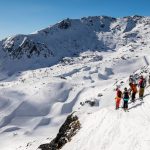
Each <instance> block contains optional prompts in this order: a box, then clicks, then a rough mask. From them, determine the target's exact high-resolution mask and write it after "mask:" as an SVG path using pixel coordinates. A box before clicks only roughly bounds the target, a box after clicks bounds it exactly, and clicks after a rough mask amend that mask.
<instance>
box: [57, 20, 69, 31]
mask: <svg viewBox="0 0 150 150" xmlns="http://www.w3.org/2000/svg"><path fill="white" fill-rule="evenodd" d="M70 26H71V21H70V20H69V19H66V20H63V21H61V22H60V23H59V26H58V27H59V28H60V29H68V28H69V27H70Z"/></svg>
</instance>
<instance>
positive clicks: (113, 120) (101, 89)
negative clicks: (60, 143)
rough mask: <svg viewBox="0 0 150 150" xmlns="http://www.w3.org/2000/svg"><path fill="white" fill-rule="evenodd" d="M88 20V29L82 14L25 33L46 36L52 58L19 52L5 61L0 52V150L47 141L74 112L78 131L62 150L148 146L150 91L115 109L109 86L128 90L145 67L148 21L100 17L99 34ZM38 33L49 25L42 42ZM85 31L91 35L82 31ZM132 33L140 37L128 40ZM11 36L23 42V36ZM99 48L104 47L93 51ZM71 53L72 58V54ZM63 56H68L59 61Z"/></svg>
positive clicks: (30, 149)
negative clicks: (64, 25)
mask: <svg viewBox="0 0 150 150" xmlns="http://www.w3.org/2000/svg"><path fill="white" fill-rule="evenodd" d="M90 19H91V18H88V20H90ZM92 19H93V21H94V22H95V24H94V26H87V27H86V28H85V24H86V23H87V24H88V21H87V20H84V19H82V20H75V21H72V27H71V28H70V29H67V31H64V30H63V31H62V30H60V29H57V25H55V26H52V27H51V28H52V29H49V28H48V29H44V30H41V31H39V32H38V33H35V34H33V35H29V37H30V38H33V39H34V40H37V41H40V40H41V41H43V42H45V41H46V42H47V45H48V47H49V48H51V49H55V50H56V51H54V53H55V56H51V57H49V58H44V57H43V56H42V55H40V56H39V57H37V56H33V57H32V58H30V59H29V58H26V57H25V54H23V57H22V58H21V59H15V60H12V59H10V57H9V56H8V55H6V54H5V52H4V51H3V50H1V59H0V79H1V81H0V145H1V149H2V150H35V149H37V148H38V146H39V145H40V144H43V143H47V142H50V141H51V139H52V138H54V137H55V136H56V134H57V132H58V129H59V127H60V126H61V124H62V123H63V122H64V120H65V119H66V116H67V115H68V114H70V113H71V112H73V111H76V114H77V115H78V116H79V119H80V122H81V124H82V128H81V130H80V131H79V132H78V134H77V135H76V136H75V137H73V139H72V141H71V142H69V143H68V144H66V145H65V146H64V148H63V150H70V149H71V150H91V149H94V150H99V149H101V150H109V149H110V150H114V149H115V150H120V149H123V150H126V149H131V150H137V149H139V150H143V149H144V150H148V149H150V147H149V145H150V135H149V133H150V126H149V121H150V115H149V114H150V113H149V106H150V103H149V92H150V89H149V88H147V89H146V91H145V94H146V96H145V98H144V103H143V102H140V101H139V100H137V101H136V103H135V104H129V109H130V110H129V112H127V113H125V112H124V111H123V110H121V109H120V110H119V111H115V110H114V105H115V104H114V97H115V91H114V89H115V87H116V85H120V86H121V89H123V88H124V87H125V86H127V87H128V77H129V75H130V74H132V73H133V72H136V71H137V70H138V69H141V68H142V67H143V66H149V62H150V57H149V56H150V51H149V49H150V43H149V37H150V29H149V24H146V21H143V20H149V19H148V18H144V19H143V18H142V19H141V22H138V23H135V25H134V24H133V22H131V24H130V23H129V22H127V21H126V18H124V19H118V20H116V21H113V22H112V20H109V19H110V18H107V19H106V18H105V19H104V20H105V21H104V20H102V21H103V23H105V25H106V26H107V27H106V28H104V29H101V30H103V31H101V30H100V29H99V25H100V24H99V22H98V21H99V20H97V17H95V19H94V18H92ZM101 19H102V18H101ZM118 25H120V26H118ZM93 28H94V29H93ZM145 28H146V29H145ZM56 29H57V30H56ZM96 29H97V30H96ZM45 30H46V31H47V30H50V34H49V35H48V36H47V38H45V39H46V40H45V41H44V38H43V36H45V35H44V33H45V32H44V33H43V31H45ZM87 31H89V33H91V32H92V33H93V34H90V36H88V33H87ZM51 34H52V35H53V36H54V37H53V36H51ZM136 34H138V36H139V37H141V38H137V36H136V37H135V35H136ZM81 35H82V36H81ZM124 36H125V37H124ZM52 37H53V38H52ZM95 37H97V38H96V40H95V39H94V38H95ZM123 37H124V38H123ZM18 38H19V39H20V41H19V40H18V42H20V44H22V42H23V40H24V37H22V36H21V37H18ZM68 38H70V41H71V40H73V39H74V40H78V41H79V42H78V43H76V44H77V45H78V46H77V45H76V46H77V47H76V46H75V45H74V46H75V47H74V48H73V49H72V51H71V52H69V53H68V51H69V50H71V47H73V44H72V43H71V44H70V43H69V41H68ZM56 39H57V41H55V40H56ZM11 40H12V39H11V38H9V39H7V40H6V41H3V42H0V47H1V49H2V44H5V46H8V44H10V43H11ZM58 41H59V43H57V42H58ZM60 41H61V42H60ZM135 41H136V42H135ZM142 42H144V44H142ZM60 43H61V44H62V45H63V47H62V46H60V45H59V44H60ZM68 43H69V44H68ZM104 44H105V45H104ZM95 45H97V50H96V49H94V47H95ZM101 45H103V47H104V49H100V46H101ZM84 46H85V47H84ZM88 47H89V49H88ZM69 48H70V49H69ZM101 48H102V47H101ZM77 49H78V51H79V52H78V53H77ZM81 49H82V50H81ZM93 49H94V50H93ZM59 52H60V53H59ZM74 52H76V53H77V54H78V55H75V56H74V55H73V53H74ZM62 56H63V57H64V56H68V57H66V58H65V59H64V61H61V62H60V60H61V59H60V58H61V57H62ZM71 56H73V57H71ZM99 95H102V96H99ZM87 100H92V101H93V100H94V101H96V106H94V107H90V106H89V105H84V106H81V105H80V103H81V102H85V101H87Z"/></svg>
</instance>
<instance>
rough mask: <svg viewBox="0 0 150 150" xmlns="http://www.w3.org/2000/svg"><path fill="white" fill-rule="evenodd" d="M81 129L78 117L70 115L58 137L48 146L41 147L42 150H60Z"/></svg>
mask: <svg viewBox="0 0 150 150" xmlns="http://www.w3.org/2000/svg"><path fill="white" fill-rule="evenodd" d="M80 128H81V124H80V122H79V120H78V117H77V116H74V115H73V114H71V115H69V116H68V117H67V119H66V121H65V122H64V124H63V125H62V126H61V128H60V129H59V133H58V134H57V136H56V137H55V138H54V139H53V140H52V141H51V142H50V143H48V144H43V145H40V146H39V148H40V149H41V150H59V149H61V148H62V147H63V146H64V145H65V144H66V143H67V142H69V141H71V138H72V137H73V136H74V135H75V134H76V133H77V131H78V130H79V129H80Z"/></svg>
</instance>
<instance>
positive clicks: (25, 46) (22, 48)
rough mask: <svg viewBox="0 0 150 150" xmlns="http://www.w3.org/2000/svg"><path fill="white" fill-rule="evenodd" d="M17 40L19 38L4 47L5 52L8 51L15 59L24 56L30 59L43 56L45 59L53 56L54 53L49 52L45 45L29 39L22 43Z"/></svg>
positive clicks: (24, 39) (25, 38)
mask: <svg viewBox="0 0 150 150" xmlns="http://www.w3.org/2000/svg"><path fill="white" fill-rule="evenodd" d="M16 38H17V37H15V38H14V39H12V41H11V43H10V44H9V45H3V50H4V51H6V52H7V53H8V54H9V55H10V56H11V57H12V58H14V59H16V58H18V59H19V58H21V57H22V56H23V55H24V54H25V55H26V56H27V57H28V58H30V57H31V56H33V55H35V56H39V55H40V54H42V55H43V56H44V57H49V56H51V55H53V53H52V51H51V50H49V49H48V47H47V46H46V45H45V44H44V43H40V42H34V41H32V40H31V39H29V38H27V37H24V38H23V40H22V41H18V39H16ZM19 42H20V43H19ZM21 42H22V43H21ZM18 44H19V46H18Z"/></svg>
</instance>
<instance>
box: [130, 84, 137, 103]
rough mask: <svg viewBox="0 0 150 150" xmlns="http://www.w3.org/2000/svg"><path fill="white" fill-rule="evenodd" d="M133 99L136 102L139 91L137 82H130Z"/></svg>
mask: <svg viewBox="0 0 150 150" xmlns="http://www.w3.org/2000/svg"><path fill="white" fill-rule="evenodd" d="M130 92H131V101H132V102H135V96H136V93H137V84H135V83H130Z"/></svg>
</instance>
